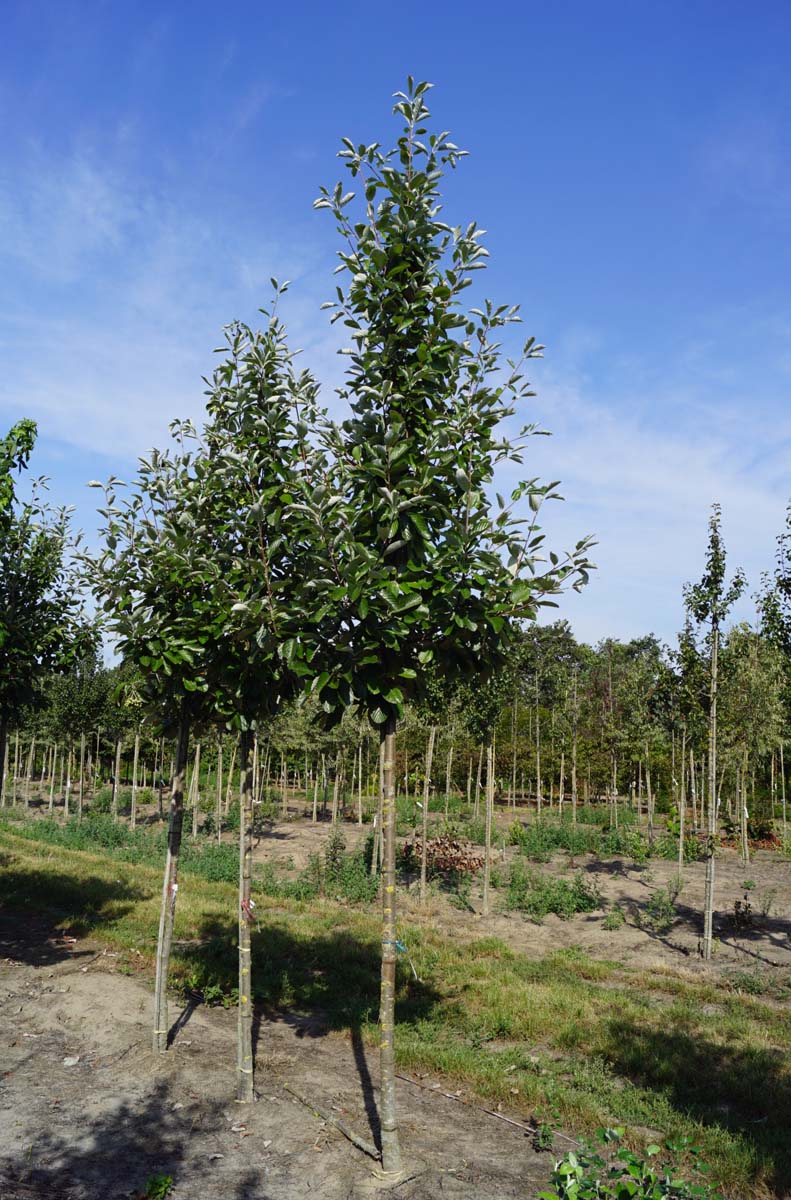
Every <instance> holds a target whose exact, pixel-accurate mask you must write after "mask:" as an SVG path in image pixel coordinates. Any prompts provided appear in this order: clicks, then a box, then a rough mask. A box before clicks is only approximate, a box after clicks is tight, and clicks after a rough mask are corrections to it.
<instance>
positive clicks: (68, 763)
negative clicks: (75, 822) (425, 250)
mask: <svg viewBox="0 0 791 1200" xmlns="http://www.w3.org/2000/svg"><path fill="white" fill-rule="evenodd" d="M71 760H72V749H71V742H69V753H68V754H67V756H66V791H65V792H64V794H63V815H64V817H68V815H69V800H70V799H71Z"/></svg>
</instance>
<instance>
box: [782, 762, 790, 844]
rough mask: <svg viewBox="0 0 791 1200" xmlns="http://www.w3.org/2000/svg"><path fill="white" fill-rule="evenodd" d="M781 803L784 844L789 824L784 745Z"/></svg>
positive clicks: (786, 839)
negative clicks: (787, 819) (787, 818)
mask: <svg viewBox="0 0 791 1200" xmlns="http://www.w3.org/2000/svg"><path fill="white" fill-rule="evenodd" d="M780 803H781V804H782V806H783V843H784V844H785V843H786V842H787V841H788V822H787V821H786V768H785V763H784V761H783V743H782V742H781V743H780Z"/></svg>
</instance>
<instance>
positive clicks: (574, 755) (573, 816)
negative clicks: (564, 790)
mask: <svg viewBox="0 0 791 1200" xmlns="http://www.w3.org/2000/svg"><path fill="white" fill-rule="evenodd" d="M578 721H579V716H578V712H577V672H576V671H575V672H574V727H573V730H572V738H571V822H572V824H573V825H576V824H577V724H578Z"/></svg>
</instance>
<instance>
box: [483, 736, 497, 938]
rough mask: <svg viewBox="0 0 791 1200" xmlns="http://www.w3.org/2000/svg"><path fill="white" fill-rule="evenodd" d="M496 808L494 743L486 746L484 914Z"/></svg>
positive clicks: (486, 911)
mask: <svg viewBox="0 0 791 1200" xmlns="http://www.w3.org/2000/svg"><path fill="white" fill-rule="evenodd" d="M493 810H494V745H493V744H492V743H491V742H490V743H489V745H488V746H487V747H486V832H485V835H484V850H483V854H484V858H483V915H484V916H485V917H488V915H489V879H490V877H491V871H492V813H493Z"/></svg>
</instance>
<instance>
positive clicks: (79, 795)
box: [77, 733, 85, 821]
mask: <svg viewBox="0 0 791 1200" xmlns="http://www.w3.org/2000/svg"><path fill="white" fill-rule="evenodd" d="M84 792H85V734H84V733H81V734H80V783H79V791H78V792H77V820H78V821H81V820H82V803H83V798H84Z"/></svg>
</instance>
